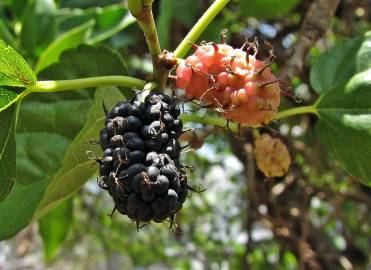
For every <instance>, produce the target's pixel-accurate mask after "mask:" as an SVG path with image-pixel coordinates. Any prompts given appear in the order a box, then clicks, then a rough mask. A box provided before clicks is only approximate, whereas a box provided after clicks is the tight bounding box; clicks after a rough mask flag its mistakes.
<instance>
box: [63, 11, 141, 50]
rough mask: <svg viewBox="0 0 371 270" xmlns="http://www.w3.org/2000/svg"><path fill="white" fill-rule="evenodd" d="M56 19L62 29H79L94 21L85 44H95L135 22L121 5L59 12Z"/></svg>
mask: <svg viewBox="0 0 371 270" xmlns="http://www.w3.org/2000/svg"><path fill="white" fill-rule="evenodd" d="M58 18H59V19H60V20H61V21H62V22H61V28H62V29H71V28H75V27H79V26H80V25H81V24H83V23H85V22H87V21H89V20H94V21H95V22H96V23H95V26H94V29H93V31H92V34H91V35H90V37H89V39H88V40H87V41H86V43H87V44H97V43H99V42H101V41H103V40H106V39H108V38H110V37H112V36H114V35H116V34H117V33H119V32H121V31H122V30H123V29H125V28H126V27H128V26H130V25H131V24H133V23H134V22H135V21H136V20H135V18H134V17H132V16H131V15H130V12H129V11H128V9H127V7H126V6H125V5H123V4H120V5H112V6H105V7H103V8H101V7H94V8H89V9H85V10H83V9H66V10H61V11H60V12H59V14H58Z"/></svg>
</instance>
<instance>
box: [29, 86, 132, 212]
mask: <svg viewBox="0 0 371 270" xmlns="http://www.w3.org/2000/svg"><path fill="white" fill-rule="evenodd" d="M124 99H126V98H125V97H124V96H123V95H122V93H121V92H120V91H119V90H118V88H116V87H101V88H98V89H97V91H96V92H95V102H94V105H93V106H92V107H91V109H90V112H89V114H88V117H87V122H86V123H85V125H84V127H83V128H82V129H81V131H80V132H79V134H78V135H77V137H76V138H75V140H74V141H73V142H72V143H71V145H70V147H69V149H68V151H67V153H66V154H65V156H64V158H63V161H62V167H61V168H60V169H59V170H58V172H57V173H56V174H55V175H54V177H53V178H52V180H51V181H50V183H49V186H48V188H47V190H46V192H45V196H44V198H43V200H42V201H41V202H40V204H39V207H38V209H37V212H36V213H35V218H37V217H38V216H42V215H43V214H44V213H46V212H48V211H50V209H52V208H53V207H55V205H57V204H59V203H60V202H61V201H62V200H64V199H66V198H67V197H69V196H72V195H73V194H75V193H76V191H78V190H79V189H80V188H81V187H82V186H83V185H84V184H85V182H86V181H87V180H88V179H89V178H90V177H92V175H93V174H94V173H95V172H96V171H97V168H98V167H97V166H92V164H94V161H91V160H88V159H87V157H86V152H87V151H93V152H94V153H96V154H97V155H99V154H100V152H101V149H100V146H98V145H92V144H89V143H88V142H89V140H91V139H96V138H98V136H99V131H100V129H101V128H102V127H103V126H104V119H105V115H104V112H103V109H102V104H103V102H104V104H106V106H108V108H111V107H113V106H114V105H115V104H116V103H117V101H119V100H124Z"/></svg>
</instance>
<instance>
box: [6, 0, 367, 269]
mask: <svg viewBox="0 0 371 270" xmlns="http://www.w3.org/2000/svg"><path fill="white" fill-rule="evenodd" d="M212 2H213V1H208V0H194V1H176V0H156V1H155V2H154V6H153V11H154V16H155V18H156V24H157V26H158V34H159V38H160V42H161V47H162V48H166V49H167V50H169V51H172V50H174V49H175V48H176V47H177V45H178V44H179V42H180V41H181V40H182V39H183V38H184V36H185V35H186V34H187V33H188V31H189V30H190V29H191V28H192V26H193V25H194V24H195V22H196V21H197V20H198V18H199V17H200V16H201V15H202V14H203V12H204V11H205V10H206V9H207V8H208V7H209V6H210V4H211V3H212ZM223 29H228V30H229V33H228V42H229V43H230V44H231V45H233V46H235V47H240V46H241V45H242V44H243V43H244V41H245V37H247V38H250V39H251V38H253V37H255V36H257V37H259V39H260V40H268V41H269V42H270V43H271V44H272V45H273V46H274V48H275V54H276V57H277V58H276V61H275V64H274V65H273V69H274V71H275V73H276V74H278V75H279V76H280V77H282V78H285V79H286V80H287V81H288V82H289V85H291V86H292V89H291V90H290V91H291V92H292V93H293V96H295V98H286V99H284V100H283V102H282V105H281V107H280V108H281V109H282V110H283V109H285V108H286V109H287V108H291V107H296V106H299V105H300V106H302V105H310V104H313V103H314V102H315V101H316V100H317V98H318V96H319V95H320V94H322V93H324V92H325V91H327V90H328V89H329V88H333V87H336V86H337V85H340V84H341V83H345V82H348V81H349V80H350V79H351V78H352V77H353V81H352V83H351V85H350V86H349V87H353V85H355V84H356V83H357V81H355V79H354V78H355V77H354V76H358V77H356V79H357V78H361V79H362V78H363V77H366V76H369V74H370V72H369V71H370V69H369V68H370V66H371V63H370V55H371V53H370V51H371V45H370V42H371V40H370V39H371V34H370V32H366V31H367V30H369V29H370V1H368V0H341V1H340V0H328V1H321V0H313V1H310V0H280V1H275V0H240V1H230V3H229V4H228V5H227V7H226V8H225V9H224V10H223V11H222V12H221V13H220V14H219V15H218V16H217V17H216V19H215V20H214V21H213V22H212V23H211V24H210V25H209V26H208V27H207V29H206V31H205V32H204V33H203V34H202V36H201V38H200V39H199V41H201V40H208V41H215V42H218V41H219V40H220V31H221V30H223ZM0 39H2V40H4V41H5V42H6V43H7V44H9V45H11V46H12V47H13V48H14V49H15V50H16V51H18V52H19V53H20V54H21V55H22V56H23V57H24V58H25V59H26V60H27V62H28V63H29V64H30V66H31V67H32V68H33V69H34V70H35V71H36V72H37V77H38V79H48V80H50V79H59V80H60V79H76V78H80V77H89V76H103V75H131V76H135V77H139V78H143V79H145V78H146V76H148V75H147V74H148V73H149V72H151V70H152V66H151V65H152V64H151V58H150V55H148V49H147V45H146V42H145V39H144V37H143V34H142V32H141V30H140V28H139V26H138V24H137V23H136V21H135V19H133V17H131V16H130V15H129V12H128V10H127V7H126V5H125V3H123V1H121V0H120V1H119V0H109V1H108V0H13V1H12V0H4V1H1V2H0ZM108 47H110V48H113V49H115V50H116V52H113V51H112V50H110V49H108ZM118 56H120V57H121V59H120V57H118ZM261 57H264V55H261ZM122 60H123V61H122ZM367 70H368V73H365V72H367ZM362 76H363V77H362ZM368 78H369V77H368ZM361 79H359V80H361ZM357 80H358V79H357ZM368 80H369V79H368ZM368 85H369V84H368ZM287 89H288V88H287ZM120 90H122V91H120ZM288 90H289V89H288ZM366 90H368V91H369V90H370V88H367V89H366ZM366 90H365V91H366ZM107 91H110V95H107V94H105V93H106V92H107ZM75 92H76V93H75ZM122 93H125V95H127V96H128V94H127V93H128V91H125V90H123V89H119V88H116V87H114V88H113V87H100V88H98V89H97V90H96V91H95V92H92V91H87V90H79V91H74V93H70V92H62V93H58V94H45V93H42V94H37V93H34V94H32V95H30V96H28V97H27V98H26V99H25V100H24V101H23V102H22V106H21V107H20V114H19V115H20V116H19V121H18V125H17V130H16V142H17V152H16V157H17V167H16V168H17V182H15V183H14V184H12V183H10V184H9V183H8V184H9V186H11V185H13V187H12V190H11V192H10V194H9V196H8V197H7V198H6V199H5V200H4V201H1V202H0V236H1V239H4V241H2V242H0V269H347V270H348V269H370V267H371V261H370V256H369V249H370V236H371V234H370V230H371V229H370V215H369V212H368V211H370V207H371V196H370V195H371V190H370V188H369V187H367V184H368V185H369V184H370V177H371V176H370V168H371V166H370V165H371V164H370V160H371V159H370V152H369V149H370V146H369V144H370V140H369V138H368V137H362V135H361V136H359V134H363V133H359V134H356V135H354V134H348V133H347V131H346V130H345V129H342V128H341V127H339V129H337V130H336V129H335V130H331V128H329V126H327V122H326V119H329V118H331V115H326V114H325V113H324V114H323V116H322V117H321V122H320V123H319V120H318V119H317V118H316V117H315V116H314V115H300V116H296V117H292V118H285V119H282V120H280V121H276V122H274V123H273V124H272V125H271V126H270V128H263V129H262V131H263V132H268V133H271V134H276V133H277V132H278V133H279V134H280V135H279V136H280V137H282V139H283V140H284V141H285V143H286V145H287V146H288V147H289V150H290V153H291V155H292V159H293V165H292V167H291V169H290V172H289V174H288V175H287V176H285V177H282V178H274V179H266V178H265V177H264V176H263V174H261V173H260V172H259V171H258V170H257V168H256V165H255V162H254V159H253V155H252V148H253V131H252V130H251V129H246V130H245V129H244V130H242V133H241V137H240V138H236V137H235V136H234V135H232V134H230V132H228V130H225V129H220V128H217V127H214V126H213V125H207V124H197V123H191V122H189V123H187V124H186V126H189V127H195V128H196V129H197V130H198V131H199V132H200V134H202V136H201V137H202V138H203V140H204V144H203V146H202V147H201V148H200V149H198V150H197V151H192V152H188V153H187V154H184V155H183V159H184V163H186V164H190V165H193V166H194V167H195V168H196V170H195V171H194V172H193V173H192V175H190V176H189V181H190V183H191V184H192V185H194V186H198V185H202V186H203V187H205V188H206V191H205V192H203V193H200V194H197V193H193V194H192V196H191V197H190V198H189V199H188V200H187V202H186V203H185V207H184V208H183V209H182V211H181V213H180V214H179V215H178V216H177V220H176V221H177V227H176V229H175V230H174V231H172V230H168V229H167V227H166V226H167V224H165V225H163V224H151V225H148V226H145V227H144V228H142V229H141V230H140V231H139V232H137V231H136V226H135V224H133V223H131V222H130V221H129V220H128V219H127V218H126V217H122V216H120V215H118V214H116V215H114V216H113V218H112V219H111V218H110V217H109V216H108V215H107V214H108V213H110V212H111V210H112V207H113V203H112V201H111V199H110V198H109V196H108V195H107V194H105V192H102V190H100V189H99V188H98V186H97V184H96V182H95V179H94V177H93V178H91V180H89V181H88V182H87V183H86V184H85V185H84V186H83V187H82V188H81V189H80V187H81V185H82V184H83V183H84V182H85V178H86V177H90V176H91V175H92V174H93V173H94V172H95V170H96V167H90V165H91V162H90V161H87V160H86V157H85V151H86V150H87V149H91V147H92V146H91V145H89V144H87V141H88V139H90V138H96V137H97V136H98V133H96V132H95V130H93V128H91V127H94V126H95V125H97V126H98V125H100V123H99V121H97V120H96V119H98V118H99V117H100V116H102V115H103V112H102V109H101V104H102V101H103V100H104V101H105V102H106V103H107V104H108V105H109V106H112V105H113V104H115V102H116V101H117V100H118V99H123V98H125V97H124V95H123V94H122ZM369 97H370V94H368V95H365V96H363V99H362V97H361V98H360V99H362V101H363V103H364V104H366V106H368V107H365V111H367V109H366V108H368V113H369V108H370V104H371V99H370V98H369ZM337 98H339V97H338V96H330V97H328V98H327V99H329V100H336V99H337ZM298 99H300V101H301V103H300V104H298ZM339 102H340V100H339ZM341 102H342V101H341ZM367 104H368V105H367ZM321 106H322V108H323V111H325V108H328V107H326V102H323V103H322V105H321ZM13 109H15V108H12V110H13ZM7 112H9V110H8V111H7ZM204 113H205V112H203V111H199V112H198V114H196V115H200V116H202V115H203V114H204ZM12 115H13V114H11V112H9V115H7V116H4V114H2V118H1V119H5V118H3V117H8V118H9V117H10V118H11V117H12ZM326 117H327V118H326ZM318 123H319V124H318ZM365 123H366V122H365ZM366 124H367V123H366ZM315 126H316V128H315ZM13 129H14V128H13ZM9 130H11V128H9ZM81 130H83V132H82V131H81ZM365 132H366V133H367V132H368V135H369V134H370V129H369V128H368V131H367V130H366V131H365ZM0 133H1V131H0ZM342 134H347V136H345V137H342V136H341V135H342ZM0 135H1V134H0ZM319 135H321V136H319ZM1 137H2V135H1V136H0V138H1ZM335 137H336V138H338V139H334V138H335ZM339 138H340V139H339ZM320 139H321V141H320ZM348 143H355V144H354V145H355V146H354V147H353V144H352V146H350V145H348ZM332 144H333V145H332ZM335 145H336V147H335ZM352 148H353V149H352ZM329 149H330V150H331V151H328V150H329ZM334 149H336V151H334ZM353 150H354V152H352V151H353ZM13 158H14V162H15V157H13ZM0 161H1V159H0ZM76 164H79V166H80V165H81V166H82V167H83V168H84V169H83V170H82V169H81V167H79V166H76ZM359 164H361V165H359ZM0 165H1V163H0ZM358 166H360V167H358ZM344 168H345V170H344ZM364 168H366V169H364ZM346 171H348V172H349V171H350V172H351V175H353V176H355V177H352V176H350V175H349V174H348V173H347V172H346ZM357 180H358V181H357ZM359 181H361V182H359ZM50 183H53V185H50ZM362 183H363V184H362ZM1 184H2V185H3V183H2V182H1ZM8 184H4V185H8ZM9 189H10V187H9ZM45 190H47V192H45ZM71 192H76V194H75V195H74V196H72V197H69V198H68V199H67V200H63V199H65V197H66V195H67V194H69V193H71ZM45 194H48V195H47V196H44V195H45ZM0 195H1V194H0ZM62 200H63V203H61V201H62ZM57 203H59V204H58V206H57V207H56V208H54V206H56V205H57ZM39 217H41V218H40V219H39ZM31 220H33V221H34V222H33V223H32V224H31V225H29V226H27V225H28V224H29V223H30V221H31ZM26 226H27V227H26ZM23 228H25V229H23ZM21 229H23V230H21ZM20 230H21V231H20ZM18 231H20V232H19V233H18ZM17 233H18V234H17ZM5 239H8V240H5Z"/></svg>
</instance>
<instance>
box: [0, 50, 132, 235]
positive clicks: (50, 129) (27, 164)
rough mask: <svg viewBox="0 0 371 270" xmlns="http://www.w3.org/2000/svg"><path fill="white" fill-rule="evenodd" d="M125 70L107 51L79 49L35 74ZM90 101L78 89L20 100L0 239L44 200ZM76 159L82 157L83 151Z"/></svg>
mask: <svg viewBox="0 0 371 270" xmlns="http://www.w3.org/2000/svg"><path fill="white" fill-rule="evenodd" d="M126 71H127V69H126V66H125V65H124V63H123V62H122V59H121V58H120V57H119V55H118V54H117V53H115V52H113V51H112V50H110V49H107V48H106V47H104V46H97V47H93V46H87V45H81V46H79V47H77V48H75V49H71V50H68V51H66V52H64V53H62V55H61V57H60V62H59V63H57V64H53V65H51V66H49V67H48V68H46V69H45V70H43V71H42V72H41V73H40V75H39V76H40V77H41V78H42V79H49V80H58V79H72V78H81V77H91V76H105V75H122V74H126ZM108 96H109V94H108ZM93 97H94V90H83V89H82V90H78V91H66V92H60V93H57V94H55V93H54V94H52V93H50V94H49V93H32V94H31V95H29V96H28V97H27V98H26V99H25V100H23V102H22V106H21V109H20V116H19V120H18V127H17V135H16V139H17V146H18V147H17V181H16V184H15V185H14V188H13V189H12V191H11V192H10V194H9V196H8V197H7V198H6V199H5V200H4V201H3V202H1V203H0V228H1V230H0V239H5V238H9V237H12V236H13V235H15V234H16V233H17V232H18V231H19V230H21V229H22V228H24V227H25V226H27V224H29V223H30V222H31V220H32V219H33V216H34V214H35V210H36V208H38V206H39V203H40V202H41V201H42V200H43V199H44V196H47V193H45V190H46V189H47V188H48V185H49V183H51V180H52V179H53V178H54V175H55V174H56V173H57V172H58V171H59V170H60V168H61V166H62V165H64V164H63V159H64V155H65V154H66V153H67V152H68V151H69V147H70V146H71V144H72V142H73V140H74V139H75V138H76V136H78V134H79V132H80V131H81V129H82V128H83V127H84V126H85V124H86V122H87V117H88V113H89V111H90V108H91V106H92V105H93V103H94V100H93ZM97 136H98V134H97V135H96V137H97ZM81 155H82V156H83V157H85V153H81ZM74 180H76V181H78V180H79V179H74ZM14 213H17V214H16V215H15V214H14Z"/></svg>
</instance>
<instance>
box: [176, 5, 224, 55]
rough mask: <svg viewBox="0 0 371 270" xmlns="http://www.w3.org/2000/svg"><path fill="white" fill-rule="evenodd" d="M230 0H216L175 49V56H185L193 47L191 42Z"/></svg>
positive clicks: (194, 40)
mask: <svg viewBox="0 0 371 270" xmlns="http://www.w3.org/2000/svg"><path fill="white" fill-rule="evenodd" d="M229 1H230V0H216V1H215V2H214V3H213V4H212V5H211V6H210V7H209V8H208V10H206V12H205V13H204V14H203V15H202V17H201V18H200V19H199V20H198V22H197V23H196V24H195V25H194V26H193V28H192V29H191V31H189V33H188V34H187V36H186V37H185V38H184V39H183V41H182V42H181V43H180V44H179V46H178V47H177V48H176V49H175V51H174V56H175V57H177V58H178V57H184V56H185V55H186V54H187V52H188V51H189V49H190V48H191V44H190V42H192V43H194V42H196V40H197V39H198V38H199V37H200V35H201V34H202V32H203V31H205V29H206V27H207V26H208V25H209V24H210V23H211V22H212V20H213V19H214V18H215V16H216V15H218V13H219V12H220V11H221V10H222V9H223V8H224V7H225V5H226V4H227V3H228V2H229Z"/></svg>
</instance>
